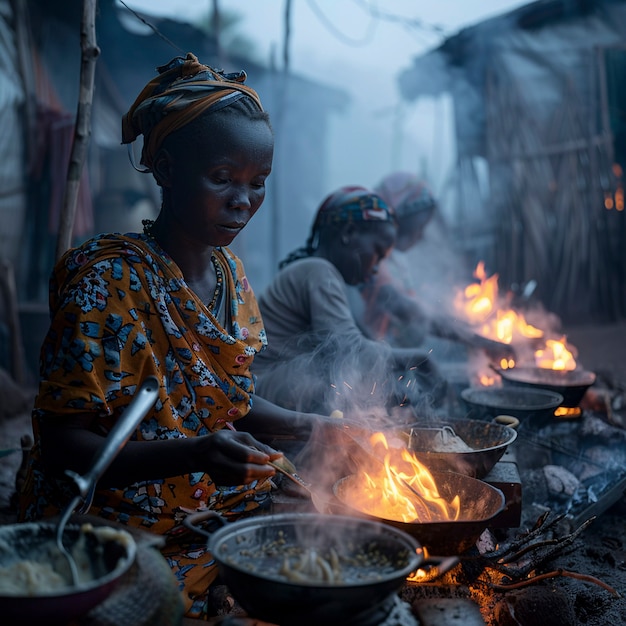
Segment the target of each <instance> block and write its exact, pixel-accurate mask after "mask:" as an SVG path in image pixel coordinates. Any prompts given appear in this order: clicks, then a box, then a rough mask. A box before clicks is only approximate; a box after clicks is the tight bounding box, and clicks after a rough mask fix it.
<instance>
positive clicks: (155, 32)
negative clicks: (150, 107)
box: [118, 0, 186, 171]
mask: <svg viewBox="0 0 626 626" xmlns="http://www.w3.org/2000/svg"><path fill="white" fill-rule="evenodd" d="M118 2H119V3H120V4H121V5H122V6H124V8H125V9H126V10H128V11H130V12H131V13H132V14H133V15H134V16H135V17H136V18H137V19H138V20H139V21H140V22H143V23H144V24H145V25H146V26H147V27H148V28H151V29H152V31H153V32H154V34H155V35H157V36H158V37H160V38H161V39H162V40H163V41H165V42H166V43H168V44H169V45H170V46H172V48H174V49H175V50H178V51H179V52H181V53H182V54H186V51H185V50H183V49H182V48H181V47H180V46H177V45H176V44H175V43H174V42H173V41H172V40H171V39H168V38H167V37H166V36H165V35H164V34H163V33H161V32H160V31H159V29H158V28H157V27H156V26H154V25H153V24H150V22H148V21H147V20H145V19H144V18H143V17H141V15H139V13H137V12H136V11H135V10H134V9H131V8H130V7H129V6H128V5H127V4H126V3H125V2H124V0H118ZM135 169H137V168H135ZM138 171H140V170H138Z"/></svg>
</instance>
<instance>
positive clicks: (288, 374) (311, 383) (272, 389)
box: [255, 333, 433, 427]
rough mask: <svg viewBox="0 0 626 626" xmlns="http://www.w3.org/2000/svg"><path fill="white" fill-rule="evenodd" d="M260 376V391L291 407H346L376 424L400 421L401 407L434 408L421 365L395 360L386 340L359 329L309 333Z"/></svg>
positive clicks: (412, 411)
mask: <svg viewBox="0 0 626 626" xmlns="http://www.w3.org/2000/svg"><path fill="white" fill-rule="evenodd" d="M286 353H288V354H289V355H290V356H289V357H288V358H280V357H279V358H280V360H279V361H278V362H275V363H273V364H272V365H267V366H264V367H263V368H262V369H260V370H259V371H255V374H256V375H257V392H258V394H259V395H260V396H263V397H264V398H266V399H268V400H270V401H272V402H275V403H276V404H279V405H281V406H284V407H286V408H289V409H292V410H295V411H301V412H307V413H317V414H321V415H330V414H331V413H332V412H333V411H335V412H340V413H341V414H342V415H343V416H345V417H347V418H352V419H355V420H357V421H359V422H360V423H365V422H366V421H367V422H368V423H369V424H370V425H373V426H374V427H376V426H379V427H382V426H384V425H385V424H388V423H394V422H396V421H397V419H398V409H399V408H402V407H406V408H407V415H409V417H411V416H414V415H416V414H418V413H419V414H424V413H427V412H431V413H432V411H433V409H432V398H431V396H430V394H429V393H427V392H426V391H425V389H426V383H425V381H423V380H421V379H420V376H419V374H418V373H417V370H409V371H403V370H402V369H400V368H398V367H397V366H396V365H395V364H394V358H393V355H392V349H391V348H390V347H389V345H387V344H386V343H384V342H382V341H369V340H366V339H364V338H363V337H362V336H360V335H356V334H349V335H345V334H338V333H307V334H304V335H300V336H299V337H297V338H296V339H294V340H293V341H292V342H291V344H290V345H289V346H287V347H286V348H285V349H284V350H283V352H282V354H283V355H284V354H286Z"/></svg>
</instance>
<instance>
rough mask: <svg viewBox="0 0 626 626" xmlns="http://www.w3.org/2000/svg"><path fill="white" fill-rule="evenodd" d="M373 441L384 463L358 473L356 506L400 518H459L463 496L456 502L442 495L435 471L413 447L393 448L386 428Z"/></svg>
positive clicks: (352, 497) (354, 494)
mask: <svg viewBox="0 0 626 626" xmlns="http://www.w3.org/2000/svg"><path fill="white" fill-rule="evenodd" d="M370 445H371V447H372V449H373V452H374V455H375V456H378V457H379V458H382V460H383V463H382V467H381V468H380V469H371V468H370V470H369V471H366V470H364V469H362V470H361V471H360V472H359V473H358V475H357V476H358V480H357V483H356V484H357V485H358V487H357V488H356V489H355V490H353V491H351V494H350V499H351V505H352V506H354V507H355V508H357V509H359V510H360V511H363V512H364V513H368V514H369V515H375V516H376V517H381V518H384V519H390V520H396V521H400V522H427V521H434V520H438V521H441V520H456V519H458V517H459V511H460V499H459V496H458V495H457V496H455V497H454V498H453V500H452V502H448V501H446V500H445V499H444V498H442V497H441V496H440V495H439V491H438V488H437V485H436V483H435V479H434V478H433V476H432V474H431V473H430V472H429V471H428V469H427V468H426V467H425V466H424V465H422V464H421V463H420V462H419V461H418V460H417V459H416V458H415V457H414V456H413V454H412V453H411V452H410V451H409V450H407V449H406V448H401V449H391V448H390V447H389V444H388V443H387V438H386V437H385V435H384V434H383V433H382V432H377V433H374V434H373V435H372V436H371V437H370Z"/></svg>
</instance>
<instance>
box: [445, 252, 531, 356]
mask: <svg viewBox="0 0 626 626" xmlns="http://www.w3.org/2000/svg"><path fill="white" fill-rule="evenodd" d="M474 277H475V278H477V279H478V281H479V282H477V283H470V284H469V285H468V286H467V287H465V289H464V290H463V291H459V292H458V293H457V295H456V298H455V301H454V305H455V308H456V310H457V311H458V312H459V313H461V314H463V315H465V318H466V319H467V321H468V322H469V323H470V324H471V325H472V326H474V327H475V328H476V331H477V332H478V333H479V334H480V335H482V336H483V337H487V338H488V339H494V340H496V341H500V342H501V343H506V344H510V343H512V342H513V341H514V340H515V339H516V338H518V337H525V338H531V339H536V338H539V337H542V336H543V331H542V330H540V329H539V328H536V327H535V326H532V325H531V324H528V323H527V322H526V320H525V319H524V316H523V315H522V314H521V313H518V312H516V311H514V310H513V309H510V308H501V307H500V306H499V305H500V302H499V298H498V274H493V275H492V276H487V274H486V273H485V264H484V263H483V261H479V263H478V265H477V266H476V269H475V270H474Z"/></svg>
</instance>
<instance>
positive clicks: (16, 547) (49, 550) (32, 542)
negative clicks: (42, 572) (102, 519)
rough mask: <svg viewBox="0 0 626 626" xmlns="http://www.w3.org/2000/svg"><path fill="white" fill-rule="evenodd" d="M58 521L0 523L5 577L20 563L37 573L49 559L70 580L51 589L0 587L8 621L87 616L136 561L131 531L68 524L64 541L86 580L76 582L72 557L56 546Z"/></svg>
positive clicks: (1, 566) (0, 552)
mask: <svg viewBox="0 0 626 626" xmlns="http://www.w3.org/2000/svg"><path fill="white" fill-rule="evenodd" d="M56 526H57V525H56V523H54V522H44V521H42V522H28V523H18V524H8V525H5V526H0V572H1V575H0V579H1V578H3V577H5V576H9V577H10V576H13V580H15V576H16V574H15V572H16V571H17V570H16V568H18V569H21V568H24V567H26V568H28V571H30V572H32V573H34V572H36V571H37V569H36V568H37V566H38V565H42V564H49V565H50V566H51V568H52V569H53V570H54V571H55V572H57V573H58V574H60V575H61V576H62V577H63V578H65V579H66V580H67V584H66V585H65V586H63V587H59V588H58V589H49V590H46V589H45V588H43V585H42V586H39V587H37V588H36V589H33V590H32V591H29V592H28V591H17V590H15V589H14V590H9V589H7V590H2V591H0V615H2V619H3V620H7V621H6V622H3V623H7V624H33V625H34V624H38V625H41V624H67V623H68V622H70V621H72V620H74V619H77V618H79V617H82V616H84V615H86V614H87V613H88V612H89V611H90V610H91V609H92V608H94V607H95V606H96V605H98V604H99V603H100V602H102V601H104V600H105V599H106V598H107V597H108V596H109V595H110V594H111V593H112V591H113V590H114V588H115V586H116V585H117V584H118V582H119V581H120V578H121V577H122V576H123V575H124V574H125V573H126V572H127V571H128V570H129V568H130V567H131V565H132V564H133V563H134V561H135V555H136V551H137V546H136V543H135V540H134V539H133V537H132V535H130V534H129V533H127V532H125V531H121V530H117V529H114V528H110V527H107V526H98V527H97V528H93V531H92V529H91V527H90V526H87V527H85V526H83V525H80V524H68V525H67V526H66V527H65V532H64V543H65V545H66V546H67V547H68V549H70V551H71V552H72V554H73V555H74V557H75V560H76V561H77V563H78V565H79V566H80V567H79V573H80V575H81V578H80V579H79V580H80V581H81V582H79V584H77V585H73V584H72V583H71V582H70V581H71V577H70V573H69V568H67V563H66V562H65V560H64V559H63V557H62V556H61V555H60V553H59V552H58V549H57V548H56V544H55V533H56ZM30 563H34V566H31V565H30ZM33 567H34V568H35V569H33ZM7 582H8V583H10V582H12V581H11V580H8V581H7ZM0 584H1V583H0ZM24 589H26V588H24Z"/></svg>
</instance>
